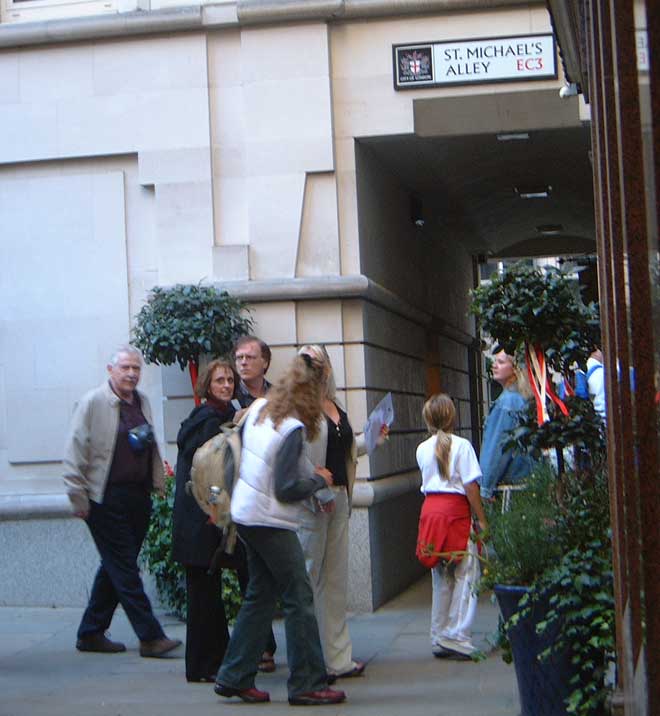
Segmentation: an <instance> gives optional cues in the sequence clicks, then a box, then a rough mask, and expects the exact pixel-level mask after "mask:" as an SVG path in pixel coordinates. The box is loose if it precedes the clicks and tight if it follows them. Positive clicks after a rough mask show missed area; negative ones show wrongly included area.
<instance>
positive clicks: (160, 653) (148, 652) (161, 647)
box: [140, 636, 181, 659]
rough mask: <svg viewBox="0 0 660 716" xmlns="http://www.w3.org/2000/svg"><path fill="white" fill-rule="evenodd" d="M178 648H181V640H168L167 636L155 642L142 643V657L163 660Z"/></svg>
mask: <svg viewBox="0 0 660 716" xmlns="http://www.w3.org/2000/svg"><path fill="white" fill-rule="evenodd" d="M177 646H181V640H180V639H168V638H167V637H166V636H164V637H162V638H161V639H154V640H153V641H141V642H140V656H144V657H146V658H149V659H162V658H163V657H164V656H165V655H166V654H169V653H170V651H172V650H173V649H176V648H177Z"/></svg>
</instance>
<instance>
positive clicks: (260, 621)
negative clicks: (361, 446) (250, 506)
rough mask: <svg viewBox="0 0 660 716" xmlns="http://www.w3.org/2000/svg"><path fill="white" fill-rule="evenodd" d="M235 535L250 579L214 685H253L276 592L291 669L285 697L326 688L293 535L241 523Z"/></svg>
mask: <svg viewBox="0 0 660 716" xmlns="http://www.w3.org/2000/svg"><path fill="white" fill-rule="evenodd" d="M238 533H239V535H240V537H241V539H242V540H243V543H244V544H245V548H246V551H247V557H248V571H249V574H250V581H249V583H248V588H247V591H246V594H245V599H244V600H243V605H242V606H241V611H240V612H239V614H238V619H237V620H236V626H235V627H234V631H233V633H232V636H231V640H230V642H229V646H228V647H227V653H226V654H225V659H224V662H223V664H222V667H221V668H220V671H219V672H218V676H217V681H218V683H220V684H223V685H224V686H230V687H233V688H236V689H248V688H251V687H253V686H254V679H255V676H256V673H257V665H258V663H259V660H260V658H261V654H262V652H263V651H264V649H265V648H266V643H267V640H268V629H269V628H270V626H271V623H272V620H273V616H274V614H275V607H276V602H277V597H278V596H279V597H281V600H282V607H283V610H284V628H285V630H286V648H287V661H288V664H289V670H290V675H289V680H288V683H287V690H288V693H289V698H291V697H294V696H297V695H299V694H302V693H305V692H307V691H316V690H318V689H323V688H325V687H326V685H327V673H326V670H325V662H324V660H323V652H322V650H321V640H320V637H319V629H318V625H317V623H316V616H315V614H314V597H313V594H312V587H311V585H310V583H309V578H308V576H307V571H306V569H305V558H304V556H303V552H302V547H301V546H300V542H299V541H298V537H297V535H296V533H295V532H293V531H291V530H283V529H276V528H272V527H245V526H244V525H239V527H238Z"/></svg>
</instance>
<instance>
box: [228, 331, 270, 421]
mask: <svg viewBox="0 0 660 716" xmlns="http://www.w3.org/2000/svg"><path fill="white" fill-rule="evenodd" d="M234 361H235V365H236V372H237V373H238V375H239V376H240V378H241V381H240V383H239V385H238V389H237V390H236V397H237V398H238V401H239V403H240V404H241V407H243V408H247V407H248V406H249V405H252V403H253V402H254V401H255V400H256V399H257V398H263V397H264V395H266V393H267V392H268V389H269V388H270V383H269V382H268V381H267V380H266V371H267V370H268V366H269V365H270V348H269V347H268V344H267V343H264V341H262V340H261V339H260V338H257V337H256V336H242V337H241V338H239V339H238V340H237V341H236V344H235V346H234Z"/></svg>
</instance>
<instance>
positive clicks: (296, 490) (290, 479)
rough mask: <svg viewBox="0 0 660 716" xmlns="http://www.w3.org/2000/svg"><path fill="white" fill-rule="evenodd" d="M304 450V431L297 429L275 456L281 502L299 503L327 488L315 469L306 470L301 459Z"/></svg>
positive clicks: (290, 434) (277, 489)
mask: <svg viewBox="0 0 660 716" xmlns="http://www.w3.org/2000/svg"><path fill="white" fill-rule="evenodd" d="M302 449H303V430H302V428H297V429H296V430H294V431H293V432H291V433H289V435H287V437H286V438H285V439H284V442H283V443H282V445H281V447H280V449H279V450H278V451H277V455H276V456H275V465H274V477H275V497H276V498H277V499H278V500H279V501H280V502H298V501H299V500H304V499H306V498H307V497H310V496H311V495H313V494H314V493H315V492H316V491H317V490H320V489H322V488H324V487H325V480H324V479H323V478H322V477H321V476H320V475H317V474H315V473H314V471H313V468H312V467H311V463H310V468H309V470H305V468H304V463H303V461H301V459H300V457H301V455H302Z"/></svg>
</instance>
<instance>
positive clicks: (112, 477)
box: [63, 345, 181, 658]
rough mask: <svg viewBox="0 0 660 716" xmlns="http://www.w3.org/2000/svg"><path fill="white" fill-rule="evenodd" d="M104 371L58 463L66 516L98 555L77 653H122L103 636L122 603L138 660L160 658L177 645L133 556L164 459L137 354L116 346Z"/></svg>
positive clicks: (81, 406)
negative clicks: (69, 510) (69, 511)
mask: <svg viewBox="0 0 660 716" xmlns="http://www.w3.org/2000/svg"><path fill="white" fill-rule="evenodd" d="M107 368H108V380H107V381H104V382H103V384H102V385H101V386H99V387H98V388H96V389H94V390H92V391H90V392H89V393H87V394H86V395H84V396H83V398H82V399H81V400H80V402H79V403H78V406H77V407H76V411H75V413H74V416H73V419H72V422H71V429H70V432H69V437H68V439H67V444H66V449H65V456H64V460H63V462H64V483H65V485H66V490H67V494H68V496H69V499H70V500H71V504H72V506H73V513H74V515H75V516H76V517H80V518H81V519H83V520H85V522H86V523H87V526H88V527H89V531H90V532H91V533H92V538H93V539H94V542H95V544H96V547H97V549H98V551H99V554H100V556H101V566H100V567H99V569H98V572H97V573H96V578H95V579H94V585H93V586H92V592H91V594H90V597H89V604H88V605H87V609H86V610H85V613H84V614H83V617H82V621H81V622H80V626H79V627H78V640H77V642H76V648H77V649H78V650H79V651H95V652H103V653H117V652H120V651H126V647H125V646H124V644H122V643H120V642H117V641H110V639H108V638H107V637H106V635H105V631H106V629H108V627H109V626H110V622H111V620H112V616H113V614H114V612H115V609H116V608H117V605H118V604H121V605H122V607H123V608H124V611H125V612H126V616H127V617H128V619H129V621H130V622H131V625H132V627H133V629H134V630H135V633H136V634H137V636H138V638H139V639H140V656H145V657H155V658H159V657H162V656H164V655H165V654H167V653H168V652H170V651H172V649H175V648H176V647H177V646H179V645H180V644H181V642H180V641H179V640H178V639H168V638H167V637H166V636H165V633H164V632H163V628H162V627H161V625H160V623H159V622H158V620H157V619H156V617H155V616H154V614H153V611H152V609H151V603H150V602H149V598H148V597H147V595H146V594H145V593H144V587H143V585H142V579H141V577H140V571H139V569H138V566H137V558H138V554H139V553H140V548H141V547H142V542H143V540H144V537H145V535H146V534H147V529H148V527H149V518H150V516H151V492H152V491H154V490H155V491H157V492H161V493H162V492H163V491H164V488H165V478H164V474H163V462H162V460H161V457H160V452H159V450H158V445H157V444H156V440H155V438H154V435H153V430H152V427H151V422H152V417H151V408H150V406H149V401H148V400H147V397H146V395H144V394H143V393H141V392H139V391H138V390H137V384H138V382H139V380H140V373H141V371H142V355H141V354H140V351H139V350H137V348H134V347H133V346H130V345H125V346H121V347H120V348H119V349H118V350H117V351H116V352H115V354H114V355H113V357H112V359H111V360H110V363H109V364H108V366H107Z"/></svg>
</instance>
